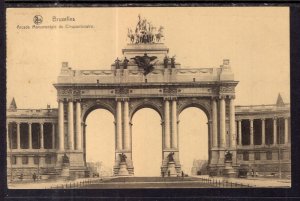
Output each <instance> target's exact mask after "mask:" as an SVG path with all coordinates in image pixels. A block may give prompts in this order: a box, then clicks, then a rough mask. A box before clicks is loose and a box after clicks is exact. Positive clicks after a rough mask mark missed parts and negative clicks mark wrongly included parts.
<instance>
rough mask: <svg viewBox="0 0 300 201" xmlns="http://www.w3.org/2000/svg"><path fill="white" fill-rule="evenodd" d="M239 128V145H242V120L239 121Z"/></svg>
mask: <svg viewBox="0 0 300 201" xmlns="http://www.w3.org/2000/svg"><path fill="white" fill-rule="evenodd" d="M238 127H239V145H242V120H238Z"/></svg>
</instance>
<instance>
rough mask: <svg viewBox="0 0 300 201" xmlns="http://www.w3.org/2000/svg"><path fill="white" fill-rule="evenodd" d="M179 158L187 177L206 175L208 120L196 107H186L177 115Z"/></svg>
mask: <svg viewBox="0 0 300 201" xmlns="http://www.w3.org/2000/svg"><path fill="white" fill-rule="evenodd" d="M179 122H180V123H179V125H178V126H179V142H178V143H179V158H180V163H181V169H182V171H184V173H186V174H188V175H199V174H207V169H206V168H207V165H208V136H209V135H208V124H207V123H208V118H207V116H206V114H205V113H204V112H203V111H202V110H201V109H199V108H197V107H188V108H186V109H184V110H183V111H182V112H181V113H180V115H179Z"/></svg>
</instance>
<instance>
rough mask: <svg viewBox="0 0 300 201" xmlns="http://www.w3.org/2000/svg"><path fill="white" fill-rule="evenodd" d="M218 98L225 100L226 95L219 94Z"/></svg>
mask: <svg viewBox="0 0 300 201" xmlns="http://www.w3.org/2000/svg"><path fill="white" fill-rule="evenodd" d="M218 98H219V100H225V98H226V95H219V96H218Z"/></svg>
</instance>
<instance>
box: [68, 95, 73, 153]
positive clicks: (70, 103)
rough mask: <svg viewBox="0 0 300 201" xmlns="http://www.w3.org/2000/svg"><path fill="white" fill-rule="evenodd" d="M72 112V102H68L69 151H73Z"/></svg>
mask: <svg viewBox="0 0 300 201" xmlns="http://www.w3.org/2000/svg"><path fill="white" fill-rule="evenodd" d="M73 113H74V110H73V101H72V100H70V101H69V102H68V143H69V149H70V150H74V114H73Z"/></svg>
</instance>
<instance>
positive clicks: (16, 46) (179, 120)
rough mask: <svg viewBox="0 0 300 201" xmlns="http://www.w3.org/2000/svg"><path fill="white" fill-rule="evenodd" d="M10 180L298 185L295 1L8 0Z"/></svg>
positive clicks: (114, 185) (65, 184)
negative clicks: (134, 3) (53, 3)
mask: <svg viewBox="0 0 300 201" xmlns="http://www.w3.org/2000/svg"><path fill="white" fill-rule="evenodd" d="M6 25H7V28H6V36H7V124H6V126H7V133H6V137H7V141H6V143H7V182H8V188H9V189H128V188H148V189H149V188H150V189H151V188H162V189H165V188H254V187H256V188H257V187H259V188H290V187H291V162H292V161H291V138H290V136H291V129H290V128H291V119H290V50H289V48H290V47H289V44H290V36H289V26H290V24H289V8H288V7H226V8H225V7H223V8H221V7H143V8H142V7H140V8H139V7H131V8H130V7H94V8H79V7H77V8H75V7H74V8H66V7H65V8H58V7H57V8H8V9H7V10H6Z"/></svg>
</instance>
